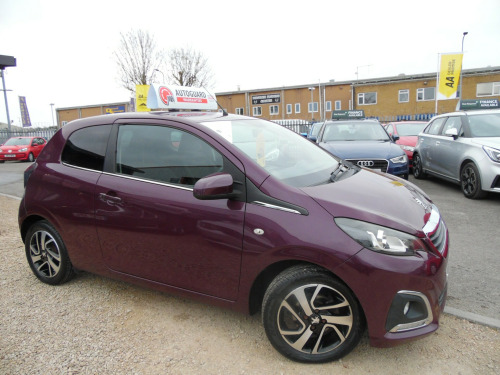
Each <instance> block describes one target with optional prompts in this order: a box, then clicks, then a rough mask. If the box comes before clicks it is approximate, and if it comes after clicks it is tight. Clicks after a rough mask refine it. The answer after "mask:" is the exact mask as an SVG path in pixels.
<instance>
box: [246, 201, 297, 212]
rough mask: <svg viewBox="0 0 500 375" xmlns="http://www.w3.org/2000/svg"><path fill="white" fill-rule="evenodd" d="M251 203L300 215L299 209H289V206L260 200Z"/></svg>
mask: <svg viewBox="0 0 500 375" xmlns="http://www.w3.org/2000/svg"><path fill="white" fill-rule="evenodd" d="M251 203H252V204H256V205H258V206H261V207H266V208H271V209H273V210H279V211H285V212H289V213H292V214H297V215H302V214H301V213H300V212H299V211H297V210H294V209H291V208H287V207H282V206H276V205H274V204H270V203H265V202H260V201H253V202H251Z"/></svg>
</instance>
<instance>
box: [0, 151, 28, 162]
mask: <svg viewBox="0 0 500 375" xmlns="http://www.w3.org/2000/svg"><path fill="white" fill-rule="evenodd" d="M26 159H28V154H27V153H25V152H20V153H5V152H2V153H0V160H3V161H9V160H26Z"/></svg>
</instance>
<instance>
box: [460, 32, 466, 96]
mask: <svg viewBox="0 0 500 375" xmlns="http://www.w3.org/2000/svg"><path fill="white" fill-rule="evenodd" d="M467 34H468V32H467V31H464V33H463V36H462V66H461V67H460V87H459V89H458V102H459V103H460V100H462V88H463V85H462V71H463V70H464V69H463V68H464V39H465V36H466V35H467Z"/></svg>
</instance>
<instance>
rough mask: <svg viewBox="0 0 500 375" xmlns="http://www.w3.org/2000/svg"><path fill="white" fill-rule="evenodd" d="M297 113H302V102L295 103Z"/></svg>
mask: <svg viewBox="0 0 500 375" xmlns="http://www.w3.org/2000/svg"><path fill="white" fill-rule="evenodd" d="M295 113H300V103H295Z"/></svg>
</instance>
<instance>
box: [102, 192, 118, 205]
mask: <svg viewBox="0 0 500 375" xmlns="http://www.w3.org/2000/svg"><path fill="white" fill-rule="evenodd" d="M99 199H100V200H101V201H103V202H104V203H107V204H110V205H113V204H118V203H121V202H122V199H121V198H120V197H117V196H114V195H109V194H105V193H100V194H99Z"/></svg>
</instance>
